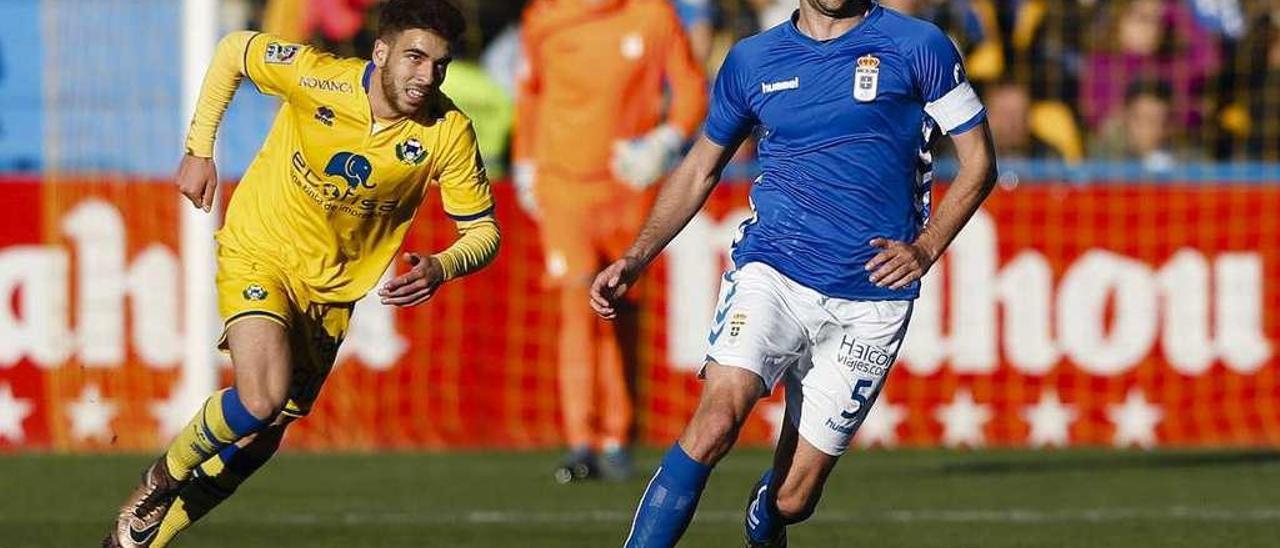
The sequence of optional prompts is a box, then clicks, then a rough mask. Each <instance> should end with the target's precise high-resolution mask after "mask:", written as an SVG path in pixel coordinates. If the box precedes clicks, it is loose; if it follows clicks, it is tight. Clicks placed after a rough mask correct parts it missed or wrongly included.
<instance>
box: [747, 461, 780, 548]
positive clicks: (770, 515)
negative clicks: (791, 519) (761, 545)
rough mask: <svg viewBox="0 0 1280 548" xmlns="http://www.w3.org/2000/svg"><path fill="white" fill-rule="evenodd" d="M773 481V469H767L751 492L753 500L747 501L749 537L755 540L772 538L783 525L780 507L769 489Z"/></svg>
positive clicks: (763, 540)
mask: <svg viewBox="0 0 1280 548" xmlns="http://www.w3.org/2000/svg"><path fill="white" fill-rule="evenodd" d="M772 481H773V469H772V468H770V469H768V470H765V472H764V475H763V476H761V477H760V481H759V482H757V483H756V486H755V488H754V489H752V492H751V501H750V502H748V503H747V520H746V527H747V538H749V539H751V540H752V541H754V542H766V541H769V540H772V539H773V537H774V536H775V535H777V534H778V529H779V528H781V527H783V526H784V524H783V523H782V518H781V517H779V516H778V509H777V508H778V507H777V503H776V502H775V499H774V495H773V493H771V492H770V491H769V487H770V485H769V484H770V482H772Z"/></svg>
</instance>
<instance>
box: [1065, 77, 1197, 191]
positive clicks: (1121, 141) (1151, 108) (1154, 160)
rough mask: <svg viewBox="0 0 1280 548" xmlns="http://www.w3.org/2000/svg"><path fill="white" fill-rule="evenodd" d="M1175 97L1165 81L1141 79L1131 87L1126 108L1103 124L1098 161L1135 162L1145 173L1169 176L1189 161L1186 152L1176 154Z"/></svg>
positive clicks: (1095, 143)
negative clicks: (1174, 134)
mask: <svg viewBox="0 0 1280 548" xmlns="http://www.w3.org/2000/svg"><path fill="white" fill-rule="evenodd" d="M1172 97H1173V94H1172V92H1171V90H1170V89H1169V86H1168V85H1167V84H1165V83H1163V82H1152V81H1146V80H1140V81H1137V82H1134V83H1132V84H1130V85H1129V88H1128V90H1126V92H1125V100H1124V105H1123V107H1122V108H1121V109H1119V110H1117V111H1115V112H1114V113H1112V114H1111V116H1110V117H1109V118H1108V119H1107V120H1106V121H1105V122H1104V123H1103V124H1102V128H1101V130H1100V131H1099V132H1098V135H1097V137H1096V138H1095V139H1094V140H1093V144H1092V147H1091V148H1090V154H1091V156H1092V157H1093V158H1094V159H1096V160H1110V161H1135V162H1138V163H1140V164H1141V165H1142V168H1143V169H1144V170H1146V171H1149V172H1153V173H1168V172H1169V171H1171V170H1172V169H1173V168H1174V167H1176V166H1177V165H1178V163H1180V162H1185V161H1187V160H1188V159H1190V156H1192V154H1190V153H1188V152H1187V151H1181V150H1179V151H1175V149H1174V147H1173V145H1172V140H1173V139H1172V133H1173V131H1172V128H1170V124H1169V117H1170V114H1171V112H1172V110H1173V106H1172V104H1171V99H1172Z"/></svg>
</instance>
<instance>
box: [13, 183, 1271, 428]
mask: <svg viewBox="0 0 1280 548" xmlns="http://www.w3.org/2000/svg"><path fill="white" fill-rule="evenodd" d="M746 188H747V186H746V185H740V184H729V185H722V186H721V187H720V188H719V189H717V191H716V192H715V193H714V195H713V196H712V198H711V201H710V204H709V205H708V207H707V209H706V210H705V211H704V212H703V213H702V214H700V215H699V216H698V217H697V218H695V219H694V221H693V222H692V224H691V225H690V227H689V228H688V229H687V230H686V231H685V232H684V233H683V234H682V235H681V236H680V237H679V238H678V239H677V241H676V242H674V243H673V245H672V246H671V248H670V249H669V250H668V251H667V252H666V253H665V254H664V255H663V256H662V258H661V259H660V260H659V261H658V262H657V263H656V264H655V265H654V268H653V269H652V270H651V271H649V273H648V274H647V275H646V278H645V280H644V282H643V283H642V284H641V285H640V286H639V287H638V288H637V290H636V292H635V293H636V295H637V297H638V298H639V300H638V303H639V306H640V309H641V314H640V321H639V326H638V329H639V341H640V344H639V345H638V355H637V362H638V363H637V368H636V374H635V376H636V380H637V382H636V391H637V398H638V400H637V401H638V404H637V410H638V437H639V439H640V440H642V441H643V442H645V443H649V444H655V445H663V444H666V443H668V442H669V441H670V440H671V439H672V438H674V437H675V436H676V435H677V434H678V432H679V430H680V428H681V427H682V426H683V424H684V421H685V420H686V419H687V417H688V416H689V414H690V413H691V412H692V410H693V408H694V404H695V402H696V399H697V394H698V381H697V380H696V378H695V374H696V370H697V368H698V366H699V365H700V363H701V359H702V356H703V351H704V350H705V340H706V333H707V327H708V325H709V324H710V319H711V314H712V308H713V304H714V299H715V297H716V292H717V284H718V282H719V276H720V273H721V271H722V269H723V268H724V267H725V265H726V264H727V263H726V257H725V256H724V252H725V251H726V250H727V248H728V244H729V243H730V242H731V241H732V239H733V236H734V233H735V231H736V227H737V225H738V222H739V221H740V220H741V219H742V218H744V217H745V216H746V214H747V211H746V209H745V203H746ZM495 189H496V191H497V192H498V199H499V204H500V206H499V209H498V216H499V217H500V220H501V222H502V225H503V232H504V235H505V236H504V238H505V239H504V244H503V251H502V253H501V256H500V258H499V259H498V260H497V261H496V263H495V264H494V265H492V266H491V267H490V268H489V269H487V270H486V271H484V272H482V273H480V274H478V275H475V276H472V277H470V278H467V279H464V280H462V281H459V282H456V283H452V284H450V285H448V286H446V287H445V288H444V290H443V291H442V292H441V293H440V294H439V295H438V296H437V297H436V298H435V300H434V301H432V302H431V303H430V304H429V305H427V306H423V307H419V308H415V309H410V310H396V309H391V308H385V307H381V306H379V305H378V304H377V303H376V301H375V300H372V299H370V300H367V301H366V302H362V303H361V304H360V305H359V306H358V308H357V312H356V319H355V322H354V324H353V326H352V330H351V332H350V334H349V337H348V339H347V342H346V343H345V345H344V347H343V350H342V354H341V357H340V363H339V364H338V365H337V367H336V368H335V370H334V372H333V374H332V376H331V378H330V380H329V383H328V385H327V386H326V388H325V389H324V391H323V392H322V395H321V398H320V401H319V403H318V405H317V407H316V408H315V410H314V411H313V413H312V416H311V417H308V418H307V419H306V420H304V421H301V422H300V423H299V424H297V425H296V427H294V428H293V429H292V430H291V432H292V433H291V434H290V436H291V437H290V441H289V442H288V444H289V446H290V447H291V448H295V449H305V450H374V449H379V450H383V449H446V448H448V449H452V448H539V447H551V446H556V445H558V444H559V442H560V437H559V432H558V430H559V429H558V421H557V405H556V399H557V391H556V389H555V386H556V377H555V367H554V352H555V344H554V337H555V332H554V329H553V327H554V324H555V321H556V317H557V316H556V313H555V312H556V311H555V307H556V306H557V304H556V301H555V299H553V298H552V296H551V295H550V294H549V293H547V291H546V287H545V285H544V283H543V282H544V280H543V275H542V272H543V268H542V257H541V253H540V251H539V249H538V245H537V232H536V230H537V228H536V226H535V225H534V224H533V223H532V222H531V221H530V220H528V219H527V218H526V217H524V216H523V215H522V214H521V213H520V212H519V211H518V210H517V209H516V207H515V200H514V199H513V196H512V195H511V191H510V190H511V189H510V187H509V185H506V184H498V185H495ZM0 190H3V193H4V200H5V203H6V207H5V211H6V213H5V215H4V217H5V218H4V220H3V222H2V223H0V296H3V303H4V305H3V306H0V451H13V450H54V451H104V450H152V449H155V448H156V447H158V446H159V445H160V444H161V443H162V442H163V441H164V438H165V437H166V436H168V435H169V433H171V432H172V431H173V430H174V429H176V428H178V427H180V426H181V424H182V423H184V422H185V421H186V420H187V418H188V417H187V416H185V414H183V413H174V412H172V411H171V410H170V409H171V408H172V404H171V402H170V400H169V398H170V396H171V395H172V392H173V389H174V386H176V383H177V381H178V378H179V375H180V374H181V372H180V369H179V367H178V364H179V361H180V359H181V357H182V342H181V341H182V336H183V333H182V328H181V318H182V306H183V289H182V287H181V279H182V278H181V271H180V270H181V264H180V260H179V259H180V257H179V249H178V246H179V239H178V235H177V233H176V232H177V231H176V229H175V227H176V226H177V225H178V214H179V212H178V207H179V202H178V200H177V199H176V198H177V195H176V193H175V191H174V190H173V189H172V188H171V186H170V185H168V184H167V183H165V182H162V181H137V182H130V183H129V184H120V181H119V180H118V178H113V179H110V180H109V181H108V180H95V179H93V178H84V179H78V180H76V179H60V180H58V181H57V182H46V181H43V180H41V179H40V178H39V177H9V178H0ZM430 200H431V201H430V202H429V203H428V204H427V205H426V206H425V207H424V208H423V209H422V210H421V212H420V215H419V217H420V218H419V220H418V221H417V222H416V223H415V225H414V227H413V229H412V230H411V233H410V236H409V240H408V242H407V247H409V248H412V249H439V248H441V247H443V246H444V245H446V244H447V243H448V242H449V241H450V240H451V238H452V237H453V228H452V224H451V223H449V222H447V221H446V220H445V218H444V217H443V216H442V215H441V213H440V211H439V205H438V203H439V202H438V201H437V199H436V197H435V196H432V197H431V198H430ZM1276 211H1280V187H1276V186H1271V185H1256V184H1245V183H1239V184H1225V183H1224V184H1216V185H1212V184H1199V183H1197V184H1191V183H1186V184H1182V183H1177V182H1166V183H1162V184H1159V185H1155V184H1142V183H1134V182H1123V183H1121V182H1105V181H1103V182H1095V183H1092V184H1088V185H1080V184H1071V183H1042V184H1034V185H1028V184H1024V185H1022V186H1020V187H1017V188H1016V189H1000V190H997V191H996V193H995V194H994V195H993V197H992V198H991V200H990V201H989V202H988V203H987V205H986V206H985V207H984V209H983V211H981V212H980V213H979V214H978V215H977V216H976V217H975V219H974V220H973V221H972V222H971V223H970V225H969V226H968V227H967V228H966V230H965V232H964V233H963V234H962V235H961V237H960V238H959V239H958V240H957V241H956V242H955V244H954V245H953V246H952V249H951V251H950V252H949V253H948V256H947V257H946V258H945V260H944V261H943V262H942V263H940V264H939V265H937V266H936V267H935V268H934V271H933V272H931V274H930V278H929V280H928V281H927V282H926V285H925V290H924V293H923V295H922V298H921V300H920V301H919V302H918V304H917V306H916V309H915V313H914V318H913V320H912V326H911V331H910V334H909V337H908V342H907V343H906V346H905V347H904V349H903V351H902V360H901V361H900V363H899V364H898V365H897V366H896V367H895V368H894V369H893V371H892V373H891V376H890V382H889V384H888V387H887V389H886V390H885V392H884V393H883V394H882V396H881V397H880V401H879V402H878V403H877V406H876V409H875V411H874V412H873V413H872V415H871V417H870V418H869V419H868V420H867V424H865V425H864V426H863V428H862V431H861V432H860V434H859V436H858V439H857V444H859V445H862V446H868V445H872V446H898V445H901V446H935V445H944V446H970V447H976V446H984V445H985V446H1060V445H1072V446H1074V445H1091V446H1112V445H1114V446H1142V447H1149V446H1203V445H1234V446H1256V445H1268V446H1275V445H1278V444H1280V381H1278V379H1277V374H1278V373H1280V362H1278V361H1277V359H1276V348H1275V341H1274V339H1275V338H1276V335H1277V333H1278V327H1280V326H1278V325H1277V322H1278V321H1280V313H1277V312H1276V311H1277V310H1280V294H1278V293H1277V290H1278V289H1280V217H1277V216H1276V215H1275V212H1276ZM583 298H584V300H585V298H586V297H585V295H584V297H583ZM223 368H224V369H223V370H222V372H221V375H222V379H223V380H224V381H228V380H229V378H230V376H229V375H230V370H229V368H227V363H225V361H224V363H223ZM779 392H780V390H779ZM779 395H780V394H778V393H775V394H773V395H772V397H770V398H769V399H768V400H767V401H765V402H763V403H762V404H761V405H760V406H759V407H758V408H757V411H756V412H755V414H754V416H753V417H752V419H751V421H750V423H749V425H748V426H747V428H746V429H745V431H744V433H743V436H742V440H743V443H746V444H753V445H759V444H764V443H768V442H769V441H770V440H771V438H772V436H773V435H774V433H775V432H776V430H777V427H778V423H779V421H780V420H781V418H782V406H781V399H780V398H779Z"/></svg>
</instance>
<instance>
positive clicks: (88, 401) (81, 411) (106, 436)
mask: <svg viewBox="0 0 1280 548" xmlns="http://www.w3.org/2000/svg"><path fill="white" fill-rule="evenodd" d="M117 407H118V406H117V405H116V404H114V403H110V402H108V401H106V400H104V399H103V398H102V389H100V388H98V385H96V384H86V385H84V388H81V389H80V397H79V398H77V399H76V401H73V402H71V403H68V404H67V411H68V413H69V416H70V418H71V437H73V438H75V439H76V440H80V441H83V440H87V439H90V438H97V439H100V440H102V441H111V421H112V420H113V419H115V417H116V413H117V409H116V408H117Z"/></svg>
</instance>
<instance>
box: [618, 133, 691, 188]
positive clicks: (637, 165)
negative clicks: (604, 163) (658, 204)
mask: <svg viewBox="0 0 1280 548" xmlns="http://www.w3.org/2000/svg"><path fill="white" fill-rule="evenodd" d="M682 144H684V138H683V137H681V136H680V132H679V131H677V130H676V128H674V127H671V126H670V125H667V124H663V125H661V126H658V127H657V128H655V129H654V130H653V131H650V132H649V133H646V134H645V135H644V136H643V137H639V138H636V139H629V140H625V141H618V142H615V143H614V144H613V161H612V162H611V164H610V166H609V167H610V168H612V170H613V176H614V177H615V178H616V179H618V180H619V181H622V182H624V183H626V184H627V185H628V186H630V187H631V188H634V189H636V190H643V189H645V188H648V187H649V185H652V184H653V183H654V182H655V181H657V180H658V179H659V178H661V177H662V176H663V175H665V174H666V173H667V170H669V169H670V168H671V165H672V164H673V163H674V162H675V159H676V154H677V153H679V152H680V146H681V145H682Z"/></svg>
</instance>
